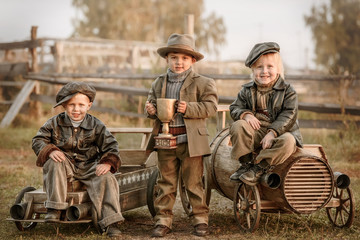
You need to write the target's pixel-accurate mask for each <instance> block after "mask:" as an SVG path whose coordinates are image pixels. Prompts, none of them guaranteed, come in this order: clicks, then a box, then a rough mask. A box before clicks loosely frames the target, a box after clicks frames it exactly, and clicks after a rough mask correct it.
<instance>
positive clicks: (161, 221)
mask: <svg viewBox="0 0 360 240" xmlns="http://www.w3.org/2000/svg"><path fill="white" fill-rule="evenodd" d="M155 221H156V223H155V226H158V225H163V226H166V227H168V228H170V229H172V217H159V216H158V215H157V216H155Z"/></svg>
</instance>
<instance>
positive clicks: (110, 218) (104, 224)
mask: <svg viewBox="0 0 360 240" xmlns="http://www.w3.org/2000/svg"><path fill="white" fill-rule="evenodd" d="M124 220H125V219H124V217H123V216H122V215H121V213H115V214H113V215H111V216H108V217H106V218H104V219H101V221H99V222H98V224H99V226H100V228H101V229H105V228H106V227H107V226H109V225H110V224H113V223H116V222H122V221H124Z"/></svg>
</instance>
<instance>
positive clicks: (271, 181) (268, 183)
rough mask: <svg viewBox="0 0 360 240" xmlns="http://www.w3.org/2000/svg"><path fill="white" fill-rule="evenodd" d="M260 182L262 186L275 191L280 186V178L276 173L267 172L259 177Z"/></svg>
mask: <svg viewBox="0 0 360 240" xmlns="http://www.w3.org/2000/svg"><path fill="white" fill-rule="evenodd" d="M260 182H261V184H262V185H263V186H265V187H269V188H272V189H276V188H278V187H279V186H280V183H281V181H280V176H279V174H277V173H274V172H269V173H266V174H264V175H262V176H261V179H260Z"/></svg>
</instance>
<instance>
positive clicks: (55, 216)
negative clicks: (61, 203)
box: [45, 208, 61, 222]
mask: <svg viewBox="0 0 360 240" xmlns="http://www.w3.org/2000/svg"><path fill="white" fill-rule="evenodd" d="M60 214H61V211H60V210H57V209H53V208H48V210H47V214H46V215H45V222H56V221H59V220H60Z"/></svg>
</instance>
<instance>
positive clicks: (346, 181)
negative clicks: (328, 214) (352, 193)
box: [334, 172, 350, 189]
mask: <svg viewBox="0 0 360 240" xmlns="http://www.w3.org/2000/svg"><path fill="white" fill-rule="evenodd" d="M334 182H335V185H336V186H337V187H338V188H341V189H345V188H347V187H349V185H350V178H349V176H348V175H346V174H344V173H341V172H334Z"/></svg>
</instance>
